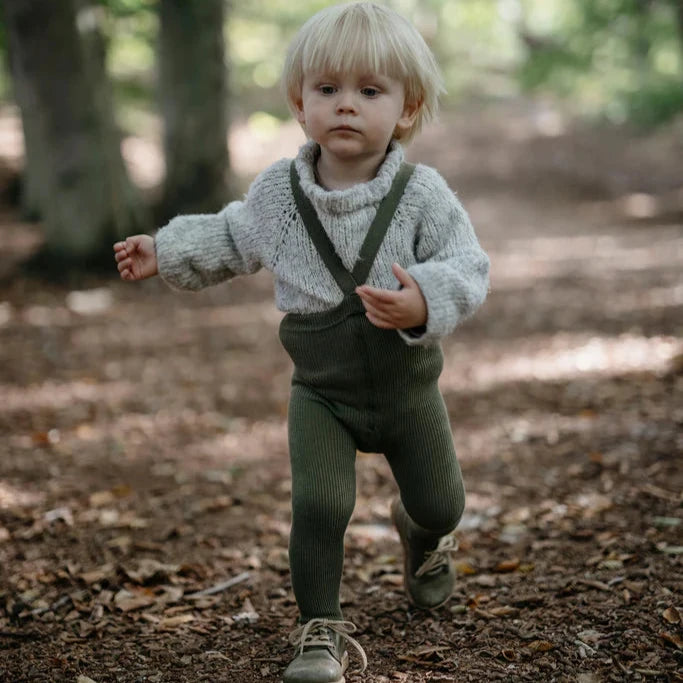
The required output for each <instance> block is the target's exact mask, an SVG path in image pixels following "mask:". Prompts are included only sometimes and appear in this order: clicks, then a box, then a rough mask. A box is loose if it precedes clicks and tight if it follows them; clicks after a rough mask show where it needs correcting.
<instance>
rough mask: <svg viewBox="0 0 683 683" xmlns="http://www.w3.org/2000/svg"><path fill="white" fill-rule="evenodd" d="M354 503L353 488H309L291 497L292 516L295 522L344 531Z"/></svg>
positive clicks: (332, 531)
mask: <svg viewBox="0 0 683 683" xmlns="http://www.w3.org/2000/svg"><path fill="white" fill-rule="evenodd" d="M354 505H355V490H349V491H344V490H343V489H342V488H337V489H335V490H334V492H333V493H326V492H321V491H320V489H313V488H312V489H309V490H306V491H302V492H297V493H296V495H294V496H293V498H292V517H293V520H294V522H296V523H302V522H303V523H304V524H306V525H307V526H320V527H322V528H324V529H326V530H328V531H329V532H330V533H334V532H342V533H343V532H344V531H345V530H346V527H347V526H348V523H349V520H350V519H351V515H352V513H353V508H354Z"/></svg>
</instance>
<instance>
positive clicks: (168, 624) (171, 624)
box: [158, 614, 195, 629]
mask: <svg viewBox="0 0 683 683" xmlns="http://www.w3.org/2000/svg"><path fill="white" fill-rule="evenodd" d="M194 620H195V617H194V615H193V614H179V615H178V616H176V617H165V618H163V619H162V620H161V621H160V622H159V623H158V627H159V628H160V629H172V628H177V627H178V626H182V625H183V624H188V623H189V622H191V621H194Z"/></svg>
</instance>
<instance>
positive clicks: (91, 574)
mask: <svg viewBox="0 0 683 683" xmlns="http://www.w3.org/2000/svg"><path fill="white" fill-rule="evenodd" d="M113 573H114V566H113V565H111V564H103V565H102V566H101V567H98V568H97V569H91V570H90V571H88V572H81V573H80V574H79V575H78V578H79V579H81V581H85V583H87V584H88V585H90V584H93V583H99V582H100V581H104V580H105V579H107V578H108V577H110V576H111V575H112V574H113Z"/></svg>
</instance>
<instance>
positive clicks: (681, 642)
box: [659, 632, 683, 650]
mask: <svg viewBox="0 0 683 683" xmlns="http://www.w3.org/2000/svg"><path fill="white" fill-rule="evenodd" d="M659 637H660V638H661V639H662V640H663V641H665V642H667V643H669V645H673V646H674V647H675V648H677V649H678V650H683V639H682V638H681V637H680V636H678V635H676V634H675V633H666V632H664V633H660V634H659Z"/></svg>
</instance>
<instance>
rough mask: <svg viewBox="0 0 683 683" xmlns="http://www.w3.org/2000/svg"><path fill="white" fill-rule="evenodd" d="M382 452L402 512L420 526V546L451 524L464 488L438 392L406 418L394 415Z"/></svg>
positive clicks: (452, 526)
mask: <svg viewBox="0 0 683 683" xmlns="http://www.w3.org/2000/svg"><path fill="white" fill-rule="evenodd" d="M385 452H386V457H387V460H388V462H389V465H390V466H391V469H392V471H393V473H394V477H395V479H396V483H397V484H398V487H399V490H400V492H401V500H402V501H403V505H404V507H405V509H406V512H407V513H408V515H409V516H410V518H411V519H412V521H413V522H414V523H415V524H417V525H418V526H419V527H421V529H422V530H423V532H424V534H420V535H424V541H425V546H424V550H425V551H426V550H431V549H433V547H434V546H435V545H436V543H437V542H438V540H439V538H440V537H441V536H443V535H445V534H447V533H449V532H451V531H453V529H455V527H456V526H457V524H458V522H459V521H460V517H461V516H462V513H463V510H464V507H465V489H464V486H463V481H462V475H461V473H460V465H459V464H458V461H457V458H456V455H455V447H454V445H453V437H452V434H451V430H450V424H449V421H448V414H447V412H446V407H445V405H444V403H443V398H442V397H441V395H440V394H439V393H438V390H437V389H436V388H434V390H433V391H431V392H430V393H429V395H428V396H426V397H425V400H424V401H420V403H419V406H418V407H415V408H414V409H413V410H412V411H411V414H410V419H405V418H403V419H396V420H395V422H394V427H393V429H392V434H391V438H390V439H389V442H388V444H387V448H386V451H385Z"/></svg>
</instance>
